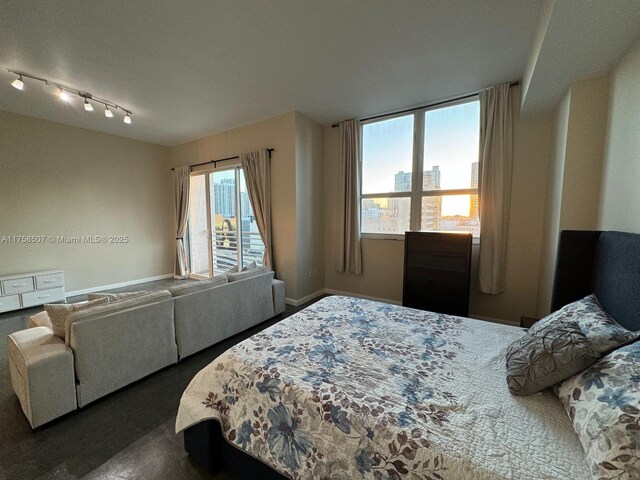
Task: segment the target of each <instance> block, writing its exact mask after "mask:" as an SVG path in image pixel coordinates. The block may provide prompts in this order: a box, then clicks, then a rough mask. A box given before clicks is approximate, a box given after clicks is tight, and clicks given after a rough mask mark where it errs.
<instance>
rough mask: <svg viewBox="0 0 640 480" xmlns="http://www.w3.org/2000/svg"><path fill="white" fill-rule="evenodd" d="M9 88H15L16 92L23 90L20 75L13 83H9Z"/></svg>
mask: <svg viewBox="0 0 640 480" xmlns="http://www.w3.org/2000/svg"><path fill="white" fill-rule="evenodd" d="M11 86H12V87H13V88H17V89H18V90H22V89H23V88H24V82H23V81H22V75H20V78H16V79H15V80H14V81H13V82H11Z"/></svg>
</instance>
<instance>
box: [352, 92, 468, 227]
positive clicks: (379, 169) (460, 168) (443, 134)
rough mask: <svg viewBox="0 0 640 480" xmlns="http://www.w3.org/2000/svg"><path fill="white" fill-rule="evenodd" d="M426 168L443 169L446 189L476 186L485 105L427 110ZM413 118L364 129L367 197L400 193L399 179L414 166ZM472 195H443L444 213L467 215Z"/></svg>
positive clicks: (385, 122)
mask: <svg viewBox="0 0 640 480" xmlns="http://www.w3.org/2000/svg"><path fill="white" fill-rule="evenodd" d="M425 115H426V117H425V137H424V140H425V145H424V170H425V171H426V170H431V169H432V168H433V166H434V165H438V166H439V167H440V172H441V174H440V188H441V189H449V188H470V187H471V164H472V163H473V162H477V161H478V145H479V136H480V124H479V121H480V104H479V102H477V101H474V102H469V103H464V104H461V105H456V106H453V107H447V108H440V109H437V110H431V111H428V112H426V114H425ZM412 157H413V115H412V114H410V115H407V116H403V117H397V118H393V119H390V120H385V121H381V122H376V123H369V124H366V125H364V127H363V146H362V162H363V168H362V174H363V177H362V193H385V192H392V191H393V189H394V176H395V174H396V173H398V172H399V171H404V172H410V171H411V169H412V163H413V159H412ZM468 213H469V196H468V195H460V196H455V197H446V196H445V197H443V200H442V215H445V216H446V215H456V214H459V215H467V214H468Z"/></svg>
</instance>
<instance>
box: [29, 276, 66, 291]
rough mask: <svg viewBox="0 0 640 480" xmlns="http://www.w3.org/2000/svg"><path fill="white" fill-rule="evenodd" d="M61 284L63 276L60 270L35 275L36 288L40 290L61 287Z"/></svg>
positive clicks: (62, 283)
mask: <svg viewBox="0 0 640 480" xmlns="http://www.w3.org/2000/svg"><path fill="white" fill-rule="evenodd" d="M63 285H64V276H63V275H62V272H59V273H47V274H45V275H36V288H37V289H38V290H42V289H43V288H54V287H61V286H63Z"/></svg>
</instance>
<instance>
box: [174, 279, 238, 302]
mask: <svg viewBox="0 0 640 480" xmlns="http://www.w3.org/2000/svg"><path fill="white" fill-rule="evenodd" d="M227 283H229V279H228V278H227V277H226V276H225V275H218V276H216V277H213V278H208V279H206V280H200V281H199V282H189V283H185V284H184V285H178V286H177V287H172V288H170V289H169V291H170V292H171V295H173V296H174V297H180V296H182V295H188V294H189V293H195V292H200V291H202V290H208V289H210V288H213V287H217V286H219V285H226V284H227Z"/></svg>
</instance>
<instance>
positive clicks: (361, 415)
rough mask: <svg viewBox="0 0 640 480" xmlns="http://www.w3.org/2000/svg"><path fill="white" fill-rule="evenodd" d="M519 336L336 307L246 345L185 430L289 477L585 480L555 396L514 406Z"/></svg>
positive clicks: (219, 372)
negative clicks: (507, 361) (206, 434)
mask: <svg viewBox="0 0 640 480" xmlns="http://www.w3.org/2000/svg"><path fill="white" fill-rule="evenodd" d="M521 335H522V330H521V329H519V328H515V327H510V326H505V325H497V324H491V323H487V322H482V321H478V320H471V319H464V318H459V317H453V316H448V315H441V314H435V313H430V312H424V311H420V310H413V309H409V308H405V307H399V306H395V305H389V304H385V303H378V302H372V301H369V300H361V299H355V298H350V297H341V296H332V297H327V298H324V299H322V300H320V301H319V302H317V303H315V304H313V305H312V306H310V307H308V308H306V309H305V310H303V311H301V312H299V313H297V314H295V315H293V316H291V317H289V318H287V319H285V320H283V321H281V322H279V323H278V324H276V325H274V326H272V327H270V328H268V329H266V330H264V331H262V332H260V333H258V334H256V335H254V336H253V337H251V338H249V339H247V340H245V341H243V342H241V343H239V344H238V345H236V346H234V347H233V348H231V349H230V350H228V351H226V352H225V353H224V354H222V355H221V356H220V357H218V358H217V359H216V360H215V361H214V362H213V363H211V364H210V365H209V366H207V367H206V368H204V369H203V370H202V371H200V372H199V373H198V374H197V375H196V377H195V378H194V379H193V381H192V382H191V384H190V385H189V387H188V388H187V390H186V391H185V392H184V395H183V396H182V400H181V402H180V409H179V412H178V417H177V421H176V431H177V432H180V431H182V430H184V429H185V428H188V427H189V426H191V425H194V424H196V423H198V422H201V421H203V420H207V419H216V420H218V421H219V422H220V423H221V425H222V430H223V433H224V435H225V437H226V438H227V440H228V441H229V442H231V443H232V444H233V445H235V446H236V447H238V448H240V449H241V450H244V451H246V452H247V453H249V454H250V455H252V456H254V457H256V458H259V459H260V460H261V461H263V462H264V463H266V464H268V465H270V466H272V467H273V468H274V469H275V470H277V471H279V472H281V473H283V474H284V475H286V476H288V477H290V478H293V479H325V478H326V479H357V478H365V479H375V480H381V479H393V480H395V479H412V480H418V479H421V480H447V479H455V480H464V479H474V480H484V479H531V480H534V479H535V480H541V479H562V480H566V479H586V478H589V476H590V475H589V471H588V468H587V466H586V463H585V459H584V453H583V451H582V448H581V446H580V443H579V441H578V438H577V437H576V435H575V433H574V431H573V429H572V427H571V423H570V421H569V418H568V417H567V415H566V413H565V412H564V409H563V408H562V405H561V404H560V402H559V400H558V399H557V398H556V397H555V396H554V395H553V394H552V393H548V392H545V393H541V394H538V395H533V396H530V397H513V396H511V395H510V394H509V392H508V390H507V385H506V381H505V367H504V354H505V350H506V347H507V346H508V345H509V343H511V342H512V341H513V340H514V339H516V338H518V337H519V336H521Z"/></svg>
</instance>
